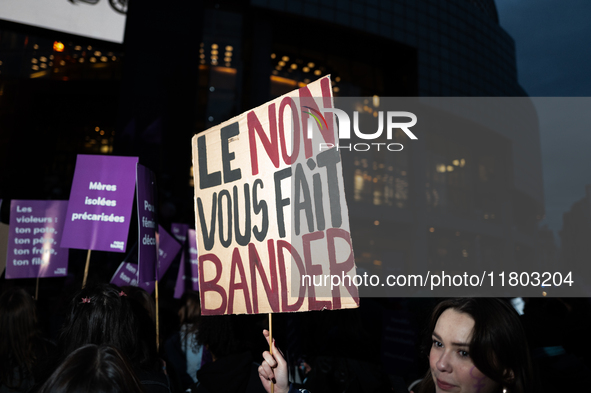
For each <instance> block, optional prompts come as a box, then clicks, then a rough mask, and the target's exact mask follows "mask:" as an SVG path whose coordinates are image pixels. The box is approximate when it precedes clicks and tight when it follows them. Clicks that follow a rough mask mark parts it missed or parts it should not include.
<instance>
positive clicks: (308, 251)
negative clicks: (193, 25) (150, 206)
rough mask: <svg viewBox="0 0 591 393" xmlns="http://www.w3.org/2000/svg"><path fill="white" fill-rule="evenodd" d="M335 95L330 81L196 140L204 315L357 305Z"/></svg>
mask: <svg viewBox="0 0 591 393" xmlns="http://www.w3.org/2000/svg"><path fill="white" fill-rule="evenodd" d="M331 90H332V89H331V84H330V78H329V77H324V78H322V79H320V80H318V81H316V82H314V83H311V84H309V85H308V86H306V87H303V88H301V89H299V90H296V91H294V92H291V93H289V94H287V95H285V96H282V97H279V98H277V99H275V100H273V101H271V102H268V103H267V104H265V105H262V106H260V107H258V108H256V109H253V110H251V111H248V112H246V113H243V114H241V115H240V116H237V117H235V118H233V119H231V120H228V121H226V122H224V123H222V124H220V125H218V126H216V127H213V128H211V129H209V130H207V131H205V132H203V133H201V134H198V135H196V136H195V137H194V138H193V166H194V168H195V170H194V173H195V212H196V213H195V214H196V218H195V225H196V233H197V239H198V243H197V249H198V250H199V287H200V290H201V291H200V293H201V309H202V314H204V315H211V314H241V313H268V312H293V311H307V310H320V309H339V308H352V307H357V306H358V292H357V287H356V286H355V285H354V283H353V280H352V278H353V277H354V275H355V262H354V256H353V247H352V242H351V237H350V230H349V218H348V211H347V205H346V201H345V194H344V186H343V178H342V167H341V161H340V155H339V153H338V151H337V150H336V149H334V148H332V149H328V148H327V146H329V144H332V146H334V144H335V143H334V142H335V140H337V138H338V137H337V130H336V125H335V121H334V116H333V114H332V113H330V112H328V111H326V112H325V111H324V110H325V109H329V108H332V107H333V100H332V93H331ZM326 277H329V278H331V277H339V280H338V281H339V282H338V283H337V282H335V281H334V280H331V279H329V281H328V283H327V285H324V286H323V287H322V288H320V287H319V286H315V285H314V283H315V282H320V281H319V280H318V279H321V280H322V279H323V278H324V283H325V284H326ZM314 278H316V280H314ZM331 284H333V285H331Z"/></svg>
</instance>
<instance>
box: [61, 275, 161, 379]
mask: <svg viewBox="0 0 591 393" xmlns="http://www.w3.org/2000/svg"><path fill="white" fill-rule="evenodd" d="M86 344H96V345H111V346H114V347H116V348H118V349H119V350H120V351H122V352H123V353H124V354H125V355H126V356H127V358H128V359H129V361H130V362H131V364H132V365H133V367H134V368H135V369H136V370H137V369H140V368H141V369H153V368H155V367H157V362H158V361H157V353H156V331H155V327H154V324H153V322H152V320H151V319H150V317H149V316H148V312H147V311H146V310H145V309H144V308H143V307H142V306H141V305H140V304H139V303H138V302H137V301H135V300H133V299H131V298H128V297H127V296H126V295H125V294H124V293H123V292H122V291H121V289H120V288H118V287H116V286H115V285H111V284H99V285H96V286H93V287H87V288H85V289H82V290H81V291H79V292H78V293H77V294H76V295H74V298H73V299H72V301H71V303H70V312H69V313H68V314H67V316H66V321H65V323H64V327H63V329H62V332H61V334H60V337H59V347H60V349H61V354H62V359H64V358H65V357H66V356H67V355H68V354H70V353H71V352H73V351H75V350H76V349H78V348H80V347H82V346H84V345H86Z"/></svg>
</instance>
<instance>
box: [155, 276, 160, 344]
mask: <svg viewBox="0 0 591 393" xmlns="http://www.w3.org/2000/svg"><path fill="white" fill-rule="evenodd" d="M154 294H155V297H156V351H159V350H160V321H159V318H158V280H156V283H155V284H154Z"/></svg>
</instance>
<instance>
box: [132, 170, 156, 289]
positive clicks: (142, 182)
mask: <svg viewBox="0 0 591 393" xmlns="http://www.w3.org/2000/svg"><path fill="white" fill-rule="evenodd" d="M136 187H137V188H136V191H137V218H138V228H139V230H138V234H139V239H138V245H139V246H138V265H139V281H140V282H148V281H154V280H157V279H158V275H157V272H156V264H157V262H158V251H157V250H158V249H157V244H156V239H157V237H158V232H157V230H156V229H157V228H158V213H157V212H156V176H154V172H152V171H151V170H149V169H148V168H146V167H145V166H143V165H141V164H137V182H136Z"/></svg>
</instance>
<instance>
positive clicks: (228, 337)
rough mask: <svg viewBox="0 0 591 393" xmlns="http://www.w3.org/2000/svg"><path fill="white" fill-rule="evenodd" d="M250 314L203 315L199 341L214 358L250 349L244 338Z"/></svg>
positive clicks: (198, 336) (198, 335)
mask: <svg viewBox="0 0 591 393" xmlns="http://www.w3.org/2000/svg"><path fill="white" fill-rule="evenodd" d="M249 317H250V315H209V316H207V317H203V318H202V319H201V322H200V324H199V330H198V332H197V341H198V342H199V344H201V345H204V346H205V347H206V348H207V349H208V350H209V352H210V353H211V355H212V357H213V360H214V361H215V360H217V359H220V358H222V357H225V356H228V355H232V354H236V353H240V352H243V351H246V350H248V349H249V347H248V343H247V341H246V340H244V333H245V331H246V330H247V329H246V326H247V325H248V321H249Z"/></svg>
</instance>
